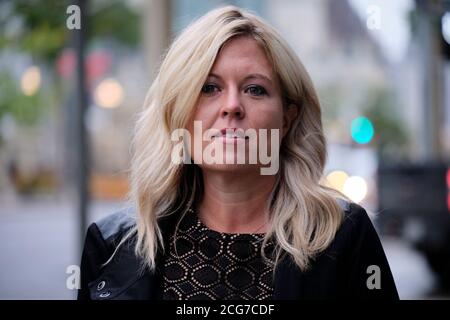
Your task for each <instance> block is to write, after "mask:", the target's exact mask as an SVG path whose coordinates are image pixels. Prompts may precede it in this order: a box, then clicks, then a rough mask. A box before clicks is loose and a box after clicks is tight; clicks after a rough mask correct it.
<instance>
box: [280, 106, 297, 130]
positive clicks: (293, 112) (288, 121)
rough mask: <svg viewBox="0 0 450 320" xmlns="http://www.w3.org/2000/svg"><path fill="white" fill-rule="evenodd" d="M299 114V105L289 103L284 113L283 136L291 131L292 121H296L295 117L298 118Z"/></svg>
mask: <svg viewBox="0 0 450 320" xmlns="http://www.w3.org/2000/svg"><path fill="white" fill-rule="evenodd" d="M297 116H298V106H297V105H295V104H290V105H288V107H287V108H286V109H285V110H284V114H283V137H284V136H285V135H286V133H287V132H288V131H289V129H290V127H291V125H292V123H293V122H294V120H295V118H297Z"/></svg>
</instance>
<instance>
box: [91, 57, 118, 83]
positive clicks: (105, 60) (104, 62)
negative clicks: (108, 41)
mask: <svg viewBox="0 0 450 320" xmlns="http://www.w3.org/2000/svg"><path fill="white" fill-rule="evenodd" d="M111 62H112V58H111V56H110V55H109V54H108V53H106V52H102V51H96V52H93V53H91V54H90V55H89V56H88V57H87V60H86V65H87V80H88V83H92V81H95V79H96V78H98V77H100V76H102V75H103V74H105V72H107V71H108V69H109V67H110V66H111Z"/></svg>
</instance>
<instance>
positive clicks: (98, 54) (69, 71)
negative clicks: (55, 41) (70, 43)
mask: <svg viewBox="0 0 450 320" xmlns="http://www.w3.org/2000/svg"><path fill="white" fill-rule="evenodd" d="M111 63H112V58H111V55H110V54H108V53H106V52H103V51H94V52H92V53H91V54H89V56H88V57H87V59H86V72H87V81H88V83H92V81H95V79H97V78H98V77H101V76H102V75H104V74H105V73H106V72H107V71H108V69H109V67H110V66H111ZM76 64H77V61H76V57H75V52H74V51H73V50H72V49H65V50H64V51H63V53H62V54H61V55H60V56H59V57H58V59H57V60H56V70H57V72H58V74H59V75H60V76H61V77H63V78H64V79H68V78H70V77H71V76H72V75H73V73H74V71H75V67H76Z"/></svg>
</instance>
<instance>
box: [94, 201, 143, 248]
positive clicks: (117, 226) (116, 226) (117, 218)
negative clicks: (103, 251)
mask: <svg viewBox="0 0 450 320" xmlns="http://www.w3.org/2000/svg"><path fill="white" fill-rule="evenodd" d="M93 225H94V226H95V227H96V228H97V230H98V232H99V234H100V235H101V237H102V238H103V240H104V241H105V242H116V241H117V240H118V239H119V238H121V236H122V235H123V234H124V233H126V232H127V231H128V230H130V229H131V228H133V227H134V226H135V225H136V215H135V212H134V210H133V209H132V208H126V209H122V210H120V211H117V212H115V213H113V214H110V215H108V216H106V217H104V218H102V219H100V220H98V221H96V222H95V223H93Z"/></svg>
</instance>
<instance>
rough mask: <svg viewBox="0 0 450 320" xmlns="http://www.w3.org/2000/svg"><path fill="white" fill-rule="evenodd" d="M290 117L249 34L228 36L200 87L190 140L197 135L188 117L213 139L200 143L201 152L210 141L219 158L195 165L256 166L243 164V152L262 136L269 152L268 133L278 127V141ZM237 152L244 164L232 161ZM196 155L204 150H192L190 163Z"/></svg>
mask: <svg viewBox="0 0 450 320" xmlns="http://www.w3.org/2000/svg"><path fill="white" fill-rule="evenodd" d="M294 116H295V115H294V114H287V113H286V112H285V111H284V110H283V102H282V92H281V88H280V84H279V83H278V81H277V77H276V75H275V74H274V71H273V68H272V66H271V64H270V62H269V60H268V59H267V57H266V55H265V53H264V51H263V50H262V49H261V48H260V47H259V45H258V43H257V42H256V41H255V40H254V39H252V38H249V37H238V38H233V39H231V40H229V41H228V42H227V43H226V44H225V45H224V46H223V47H222V49H221V51H220V52H219V54H218V56H217V58H216V61H215V63H214V65H213V67H212V69H211V71H210V73H209V75H208V77H207V79H206V81H205V83H204V85H203V87H202V90H201V93H200V96H199V99H198V102H197V105H196V109H195V113H194V117H193V120H192V122H191V123H190V126H189V127H188V130H189V132H190V134H191V137H193V139H195V138H196V137H195V136H196V135H197V137H198V131H195V130H194V121H200V122H201V129H202V133H205V132H207V131H208V130H209V131H212V135H213V136H214V137H212V139H211V141H203V142H202V151H206V150H205V148H207V147H208V145H210V144H213V145H214V148H215V149H216V150H217V148H221V149H222V151H223V161H222V162H221V164H206V163H205V162H204V161H203V163H202V164H200V167H202V169H212V170H248V169H251V168H253V169H254V168H258V167H260V166H261V165H262V164H261V162H260V161H259V160H260V159H259V158H258V162H257V163H256V164H254V163H253V164H249V162H250V161H249V159H250V158H249V157H250V156H249V152H251V151H252V150H253V151H254V150H255V148H257V147H259V146H260V143H261V141H262V140H261V139H265V141H266V143H267V150H268V151H267V154H270V152H271V151H272V150H271V149H272V146H273V144H274V143H273V142H274V140H273V139H271V133H272V132H275V131H276V130H278V133H279V134H278V138H277V139H278V143H280V142H281V139H282V137H283V136H284V135H285V133H286V132H287V130H288V127H289V124H290V122H291V121H292V119H293V117H294ZM197 128H198V127H197ZM248 129H254V130H250V131H254V132H256V133H257V134H258V135H257V137H256V140H255V139H253V137H250V136H248V135H247V136H246V135H245V134H244V133H245V132H248V131H247V130H248ZM260 129H267V137H266V138H265V137H261V136H260V135H259V132H261V130H260ZM273 129H276V130H273ZM226 133H228V135H226ZM230 133H231V135H230ZM238 133H239V134H238ZM250 138H252V139H250ZM238 144H243V145H244V146H245V148H243V149H239V148H238V147H237V145H238ZM255 144H256V145H255ZM238 149H239V150H238ZM239 152H241V153H242V152H244V153H245V159H246V161H245V164H237V157H238V155H239ZM277 152H278V151H277ZM207 153H208V152H207ZM202 155H205V152H203V153H202V154H197V153H195V152H194V154H193V155H192V158H193V160H194V162H195V163H200V161H199V160H200V159H199V157H200V156H202ZM241 156H244V155H243V154H241ZM226 158H227V159H230V158H231V159H233V160H234V161H233V162H232V164H227V163H229V161H228V160H227V161H225V159H226Z"/></svg>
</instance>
